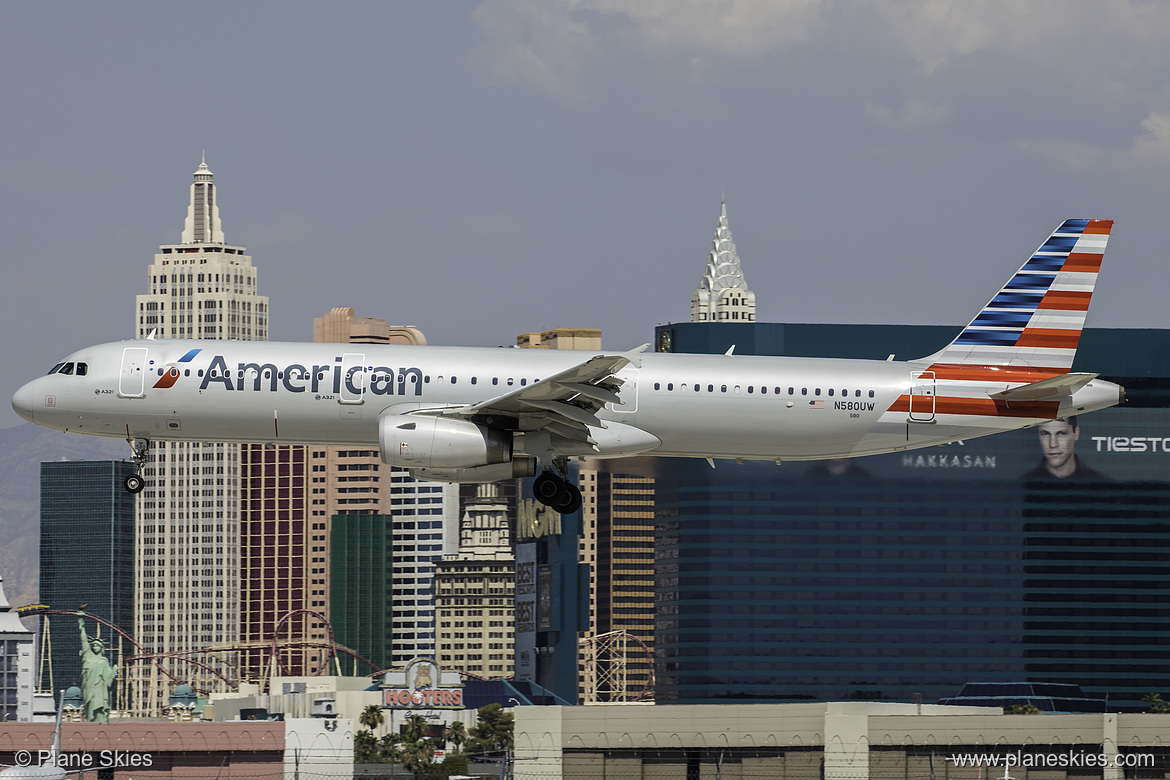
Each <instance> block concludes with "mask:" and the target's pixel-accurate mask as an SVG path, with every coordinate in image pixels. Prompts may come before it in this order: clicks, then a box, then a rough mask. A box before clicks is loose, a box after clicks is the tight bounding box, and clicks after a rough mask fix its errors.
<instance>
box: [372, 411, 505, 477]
mask: <svg viewBox="0 0 1170 780" xmlns="http://www.w3.org/2000/svg"><path fill="white" fill-rule="evenodd" d="M378 446H379V448H380V449H381V454H382V462H383V463H386V464H389V465H391V466H399V467H401V468H408V469H471V468H476V467H478V466H491V465H494V464H510V462H511V460H512V434H511V433H510V432H508V431H500V430H496V429H495V428H488V427H486V426H483V425H477V424H475V423H473V422H468V421H467V420H456V419H450V418H446V417H432V416H430V415H416V414H388V415H385V416H384V417H382V418H381V419H380V420H379V421H378Z"/></svg>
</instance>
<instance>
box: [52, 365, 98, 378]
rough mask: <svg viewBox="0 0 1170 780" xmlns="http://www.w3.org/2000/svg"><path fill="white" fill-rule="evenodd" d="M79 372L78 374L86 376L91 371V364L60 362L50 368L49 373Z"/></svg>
mask: <svg viewBox="0 0 1170 780" xmlns="http://www.w3.org/2000/svg"><path fill="white" fill-rule="evenodd" d="M74 371H76V372H77V376H85V375H86V374H88V373H89V365H88V364H86V363H58V364H57V365H55V366H53V367H52V368H50V369H49V374H50V375H52V374H73V373H74Z"/></svg>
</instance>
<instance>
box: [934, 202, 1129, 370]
mask: <svg viewBox="0 0 1170 780" xmlns="http://www.w3.org/2000/svg"><path fill="white" fill-rule="evenodd" d="M1112 227H1113V220H1111V219H1069V220H1065V222H1064V223H1063V224H1061V226H1060V227H1058V228H1057V229H1056V230H1055V231H1053V233H1052V235H1050V236H1049V237H1048V240H1047V241H1045V242H1044V243H1043V244H1042V245H1041V246H1040V248H1039V249H1037V250H1036V251H1035V252H1033V253H1032V256H1031V257H1030V258H1029V259H1028V262H1026V263H1024V265H1023V267H1022V268H1020V270H1019V271H1017V272H1016V273H1015V275H1014V276H1013V277H1012V278H1011V279H1010V280H1009V281H1008V283H1007V284H1005V285H1004V286H1003V289H1001V290H1000V291H999V293H998V294H997V295H996V296H995V297H994V298H992V299H991V302H990V303H988V304H987V305H986V306H984V307H983V310H982V311H980V312H979V314H978V315H977V316H976V317H975V319H973V320H971V323H970V324H969V325H967V327H966V328H964V329H963V332H962V333H960V334H959V335H958V337H957V338H956V339H955V340H954V341H952V342H951V343H950V344H949V345H948V346H947V347H946V348H945V349H943V350H942V351H941V352H937V353H935V354H934V355H931V356H930V357H928V358H925V360H927V361H930V362H931V363H934V364H936V365H937V364H944V365H960V366H976V365H978V366H1020V367H1030V368H1036V369H1041V370H1048V371H1051V372H1053V373H1066V372H1068V371H1069V370H1070V369H1071V368H1072V364H1073V358H1074V357H1075V356H1076V351H1077V344H1078V343H1079V341H1080V338H1081V329H1082V328H1083V327H1084V324H1085V314H1086V313H1087V312H1088V310H1089V301H1090V299H1091V298H1092V297H1093V289H1094V287H1095V285H1096V283H1097V272H1098V270H1100V268H1101V258H1102V257H1103V256H1104V254H1105V246H1106V244H1108V242H1109V231H1110V230H1111V229H1112Z"/></svg>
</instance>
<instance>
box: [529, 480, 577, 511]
mask: <svg viewBox="0 0 1170 780" xmlns="http://www.w3.org/2000/svg"><path fill="white" fill-rule="evenodd" d="M532 497H533V498H535V499H536V500H537V501H539V502H540V503H542V504H544V505H545V506H547V507H551V508H552V509H553V510H554V511H556V512H558V513H560V514H562V515H571V514H572V513H574V512H576V511H577V510H578V509H580V508H581V491H580V490H579V489H578V488H577V486H576V485H574V484H573V483H571V482H569V481H568V480H566V479H564V478H562V477H561V476H559V475H558V474H556V472H553V471H545V472H543V473H542V474H541V475H540V476H539V477H537V478H536V481H535V482H533V483H532Z"/></svg>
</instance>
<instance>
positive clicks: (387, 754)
mask: <svg viewBox="0 0 1170 780" xmlns="http://www.w3.org/2000/svg"><path fill="white" fill-rule="evenodd" d="M378 745H379V750H378V753H379V755H380V756H381V757H382V760H383V761H385V762H387V763H390V764H401V763H402V737H400V736H399V735H397V734H386V735H385V736H383V737H382V739H381V740H380V741H379V743H378Z"/></svg>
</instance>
